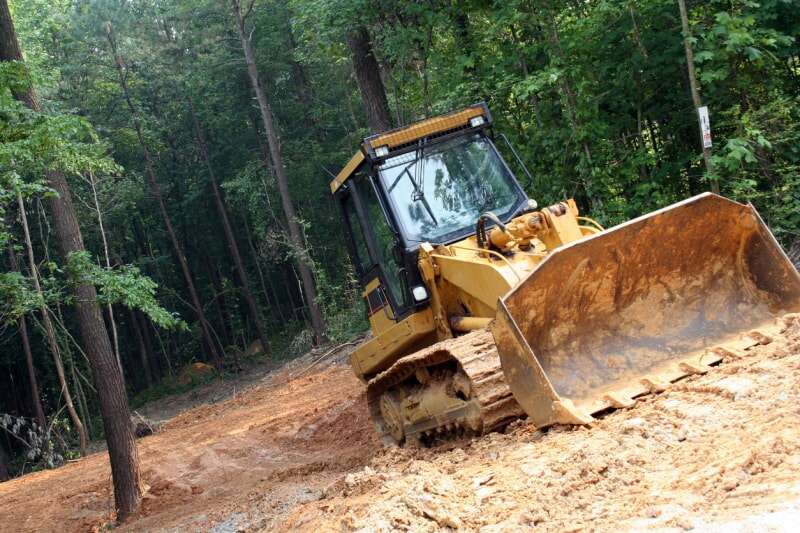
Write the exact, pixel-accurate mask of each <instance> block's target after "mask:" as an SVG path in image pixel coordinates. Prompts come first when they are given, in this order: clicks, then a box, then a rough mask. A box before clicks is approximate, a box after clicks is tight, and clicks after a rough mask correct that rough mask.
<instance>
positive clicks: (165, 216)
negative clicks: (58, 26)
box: [106, 23, 223, 368]
mask: <svg viewBox="0 0 800 533" xmlns="http://www.w3.org/2000/svg"><path fill="white" fill-rule="evenodd" d="M106 36H107V38H108V44H109V45H110V46H111V52H112V54H113V56H114V63H115V64H116V67H117V73H118V74H119V85H120V87H121V88H122V94H123V96H124V97H125V102H126V103H127V104H128V109H129V110H130V112H131V117H132V119H133V127H134V129H135V130H136V138H137V139H138V141H139V145H140V146H141V148H142V153H143V154H144V163H145V176H147V185H148V186H149V187H150V192H151V193H152V194H153V196H154V197H155V199H156V203H157V204H158V210H159V213H161V219H162V221H163V223H164V227H165V228H166V230H167V235H169V240H170V242H171V243H172V249H173V251H174V253H175V257H176V259H177V260H178V264H179V265H180V268H181V272H182V273H183V279H184V281H185V282H186V287H187V289H188V290H189V297H190V298H191V300H190V301H191V303H192V309H193V311H194V312H195V314H196V315H197V321H198V322H199V325H200V331H202V333H203V339H204V341H205V346H206V349H207V350H208V354H209V356H210V359H211V360H212V361H213V362H214V364H215V365H216V366H217V367H218V368H222V364H223V356H222V355H221V354H220V352H219V350H218V349H217V343H216V342H215V341H214V337H213V336H212V335H211V330H210V328H209V325H208V320H206V314H205V311H203V304H202V303H201V302H200V296H199V295H198V293H197V288H196V287H195V283H194V277H193V276H192V271H191V269H190V268H189V262H188V261H187V260H186V254H185V253H184V251H183V246H181V243H180V241H179V240H178V235H177V234H176V233H175V228H174V227H173V225H172V219H171V218H170V216H169V213H168V212H167V206H166V204H165V202H164V197H163V195H162V194H161V186H160V185H159V184H158V180H156V175H155V171H154V170H153V161H152V159H151V158H150V150H149V149H148V148H147V143H146V142H145V139H144V135H143V134H142V126H141V124H140V122H139V113H138V111H137V110H136V106H134V105H133V100H131V95H130V91H129V90H128V82H127V76H128V75H127V73H126V71H125V62H124V61H123V59H122V56H120V55H119V52H118V50H117V42H116V40H115V39H114V32H113V29H112V27H111V23H107V24H106Z"/></svg>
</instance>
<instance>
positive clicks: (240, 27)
mask: <svg viewBox="0 0 800 533" xmlns="http://www.w3.org/2000/svg"><path fill="white" fill-rule="evenodd" d="M231 6H232V7H233V14H234V17H235V18H236V29H237V31H238V33H239V40H240V41H241V43H242V51H243V52H244V59H245V63H247V73H248V74H249V76H250V83H251V85H252V86H253V92H255V95H256V101H257V102H258V107H259V110H260V111H261V120H262V121H263V122H264V131H265V132H266V135H267V144H268V145H269V152H270V157H271V159H272V166H273V169H274V170H275V176H276V178H277V182H278V191H279V192H280V196H281V204H282V207H283V214H284V216H285V217H286V224H287V226H288V228H289V238H290V239H291V242H292V246H293V248H294V250H293V252H294V254H295V255H296V257H297V260H296V262H297V268H298V270H299V271H300V277H301V280H302V284H303V292H304V293H305V296H306V301H307V304H308V312H309V315H310V316H311V327H312V329H313V330H314V337H315V340H316V342H317V343H318V344H319V343H322V342H325V341H326V340H327V337H326V335H325V320H324V319H323V317H322V310H321V309H320V307H319V302H317V289H316V286H315V284H314V276H313V273H312V272H311V266H310V261H311V260H310V258H309V256H308V249H307V248H306V247H305V243H304V242H303V234H302V232H301V230H300V223H299V222H298V219H297V212H296V211H295V208H294V204H293V203H292V198H291V196H290V194H289V179H288V176H287V175H286V167H285V166H284V164H283V155H282V153H281V146H280V139H279V137H278V131H277V129H276V128H275V125H274V123H273V121H272V110H271V109H270V105H269V102H268V101H267V97H266V95H265V94H264V89H263V88H262V86H261V80H260V79H259V77H258V68H257V67H256V62H255V57H254V54H253V47H252V43H251V41H250V38H249V37H248V35H247V31H246V30H245V21H244V18H243V16H242V12H241V8H240V5H239V0H231Z"/></svg>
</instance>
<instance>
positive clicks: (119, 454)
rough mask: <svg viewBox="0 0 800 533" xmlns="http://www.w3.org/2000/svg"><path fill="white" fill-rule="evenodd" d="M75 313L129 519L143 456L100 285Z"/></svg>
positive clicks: (17, 53)
mask: <svg viewBox="0 0 800 533" xmlns="http://www.w3.org/2000/svg"><path fill="white" fill-rule="evenodd" d="M0 61H4V62H7V61H17V62H20V63H22V62H23V61H24V60H23V56H22V50H21V49H20V47H19V42H18V41H17V35H16V31H15V29H14V23H13V21H12V19H11V11H10V9H9V7H8V1H7V0H0ZM14 96H15V97H16V98H17V99H18V100H20V101H22V102H23V103H24V104H25V105H26V106H27V107H29V108H30V109H31V110H33V111H34V112H37V113H38V112H41V107H40V105H39V101H38V98H37V96H36V92H35V91H34V88H33V86H32V85H30V84H29V85H28V86H27V87H26V88H25V89H23V90H19V89H18V90H16V91H15V94H14ZM47 181H48V183H49V185H50V187H51V188H52V189H53V190H54V191H55V192H56V193H57V196H54V197H53V198H52V199H50V201H49V204H50V212H51V215H52V219H53V226H54V228H55V231H56V235H57V237H58V244H59V248H60V249H61V254H62V256H64V257H65V258H67V257H69V256H70V254H73V253H76V252H83V251H84V245H83V237H82V236H81V230H80V227H79V226H78V219H77V217H76V215H75V209H74V207H73V205H72V197H71V194H70V189H69V185H68V184H67V181H66V178H65V177H64V175H63V174H61V173H60V172H58V171H57V170H52V171H50V172H48V173H47ZM75 312H76V319H77V322H78V327H79V328H80V331H81V337H82V338H83V346H84V351H85V353H86V355H87V357H88V358H89V361H90V362H91V365H92V372H93V376H94V381H95V386H96V389H97V395H98V399H99V403H100V412H101V414H102V417H103V426H104V429H105V434H106V442H107V443H108V455H109V459H110V462H111V472H112V477H113V481H114V500H115V503H116V508H117V515H118V518H119V519H120V520H125V519H126V518H127V517H129V516H130V515H131V514H133V513H134V512H136V510H137V509H138V508H139V504H140V502H141V497H142V489H141V480H140V475H139V456H138V452H137V449H136V442H135V440H134V437H133V431H132V429H131V422H130V411H129V408H128V398H127V395H126V394H125V387H124V384H123V381H122V374H121V373H120V371H119V366H118V365H117V363H116V359H115V357H114V352H113V350H112V348H111V343H110V341H109V339H108V332H107V331H106V328H105V324H104V323H103V317H102V315H101V314H100V307H99V305H98V303H97V293H96V290H95V288H94V286H92V285H90V284H88V283H78V284H76V285H75Z"/></svg>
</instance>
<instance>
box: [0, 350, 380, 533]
mask: <svg viewBox="0 0 800 533" xmlns="http://www.w3.org/2000/svg"><path fill="white" fill-rule="evenodd" d="M270 381H271V385H269V386H261V387H257V388H255V389H253V390H251V391H249V392H247V393H244V394H242V395H240V396H238V397H235V398H233V399H230V400H228V401H225V402H223V403H220V404H216V405H203V406H201V407H198V408H195V409H192V410H190V411H187V412H185V413H183V414H181V415H179V416H177V417H176V418H174V419H172V420H171V421H170V422H168V423H167V424H166V425H165V427H164V428H163V429H162V430H161V431H160V432H159V433H157V434H156V435H152V436H150V437H146V438H144V439H141V440H139V441H138V442H139V456H140V460H141V467H142V474H143V480H144V482H145V484H146V485H148V486H149V490H148V491H147V495H146V496H145V499H144V502H143V505H142V511H141V513H140V515H139V516H138V517H136V518H135V519H133V520H131V521H129V522H128V523H126V524H124V526H123V527H122V528H121V529H122V530H137V531H138V530H152V529H172V528H176V529H192V530H203V529H207V528H209V527H210V526H212V525H213V524H216V523H219V522H220V521H222V520H224V519H225V517H227V516H229V515H230V514H231V513H236V512H237V510H238V509H243V510H245V509H247V508H248V506H249V503H248V502H249V500H250V499H252V498H256V497H257V498H258V499H259V501H260V502H262V504H263V501H264V496H265V494H271V495H273V496H274V497H273V500H274V501H273V503H274V505H275V506H276V507H278V508H290V507H292V506H294V505H296V504H297V503H300V502H303V501H308V500H310V499H315V498H318V497H320V496H319V495H320V494H322V493H323V491H324V489H325V488H326V487H327V486H328V485H330V484H331V483H333V482H334V481H336V479H338V478H339V477H341V473H342V472H345V471H348V470H351V469H353V468H357V467H359V466H360V465H363V464H366V463H367V462H368V461H369V460H370V457H371V456H372V455H373V453H374V452H375V451H376V450H377V449H378V447H379V445H378V442H377V439H376V438H375V436H374V432H373V431H372V427H371V425H370V423H369V420H368V415H367V411H366V406H365V403H364V402H365V400H364V395H363V390H364V389H363V385H362V384H361V383H359V382H358V380H357V379H356V378H355V377H354V376H353V373H352V371H351V370H350V369H349V368H348V367H347V366H346V365H337V366H333V367H330V368H326V369H324V370H319V371H317V372H316V373H313V374H309V375H307V376H303V377H299V378H297V379H294V380H290V379H289V378H288V372H287V371H283V372H281V373H279V374H278V375H277V376H274V377H273V378H272V379H271V380H270ZM287 381H288V382H287ZM107 457H108V456H107V454H106V453H105V452H102V453H97V454H94V455H91V456H89V457H87V458H85V459H82V460H79V461H76V462H73V463H70V464H68V465H65V466H63V467H61V468H58V469H55V470H48V471H43V472H37V473H34V474H29V475H26V476H24V477H21V478H18V479H15V480H13V481H10V482H7V483H3V484H0V531H4V532H8V531H91V530H98V529H101V528H104V527H105V526H108V525H110V524H111V523H112V520H113V496H112V492H111V474H110V469H109V465H108V458H107ZM301 481H302V482H301ZM265 526H268V524H266V523H265Z"/></svg>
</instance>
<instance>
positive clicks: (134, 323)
mask: <svg viewBox="0 0 800 533" xmlns="http://www.w3.org/2000/svg"><path fill="white" fill-rule="evenodd" d="M128 316H129V318H130V321H131V329H132V330H133V336H134V337H135V338H136V345H137V347H138V349H139V361H141V363H142V370H143V372H144V379H145V383H146V385H147V386H148V387H152V386H153V372H152V370H151V369H150V357H149V354H148V353H147V346H146V345H145V343H144V335H143V334H142V330H141V328H140V327H139V321H138V320H136V314H135V311H134V310H133V309H128Z"/></svg>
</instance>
